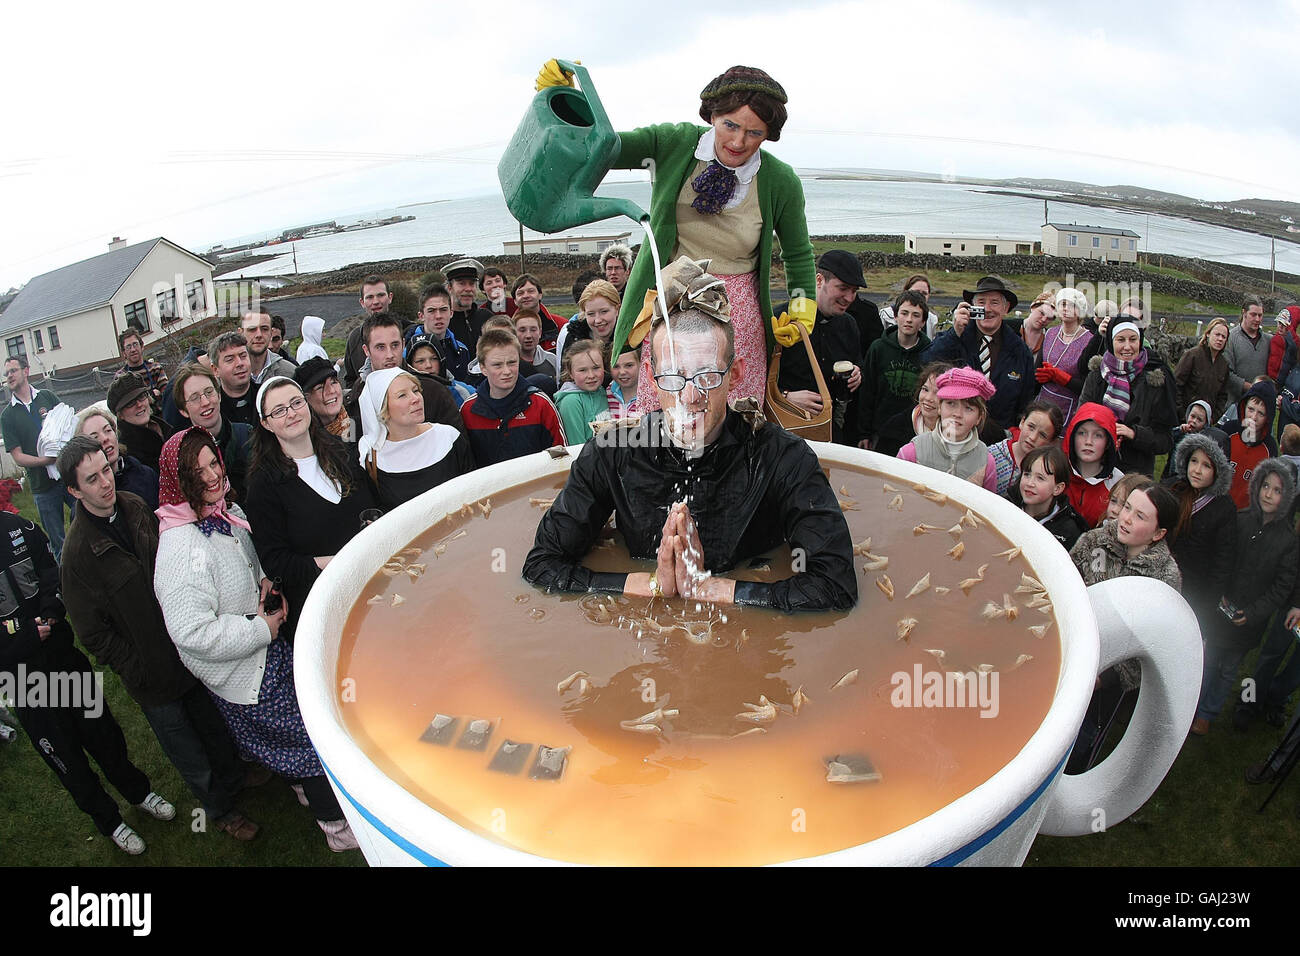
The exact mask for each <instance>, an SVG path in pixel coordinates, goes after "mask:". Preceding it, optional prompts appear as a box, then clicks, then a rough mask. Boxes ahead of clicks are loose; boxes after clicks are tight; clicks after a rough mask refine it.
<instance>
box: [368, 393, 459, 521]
mask: <svg viewBox="0 0 1300 956" xmlns="http://www.w3.org/2000/svg"><path fill="white" fill-rule="evenodd" d="M360 405H361V429H362V434H361V441H360V442H359V443H358V448H359V451H360V456H361V464H362V466H363V467H364V468H365V469H366V471H367V472H369V474H370V478H371V480H372V481H374V483H375V487H376V488H377V489H378V492H379V504H380V506H381V507H382V508H383V509H384V510H385V511H387V510H390V509H392V508H396V507H397V506H398V505H400V504H401V503H402V502H404V501H410V500H411V499H412V498H414V497H416V496H417V495H420V494H423V493H424V492H426V491H428V490H429V489H430V488H434V487H436V486H438V485H440V484H442V483H443V482H444V481H447V480H448V479H451V478H455V477H456V476H457V475H461V474H464V473H465V472H467V471H470V470H472V469H473V468H474V455H473V453H472V452H471V451H470V447H469V439H467V438H466V437H465V436H464V435H463V434H462V433H461V432H460V431H458V430H457V429H455V428H453V427H452V426H450V425H444V424H442V423H441V422H426V421H425V420H424V396H423V394H421V391H420V382H419V379H417V378H416V377H415V376H414V375H412V374H411V373H410V372H407V371H404V370H402V369H400V368H389V369H384V370H382V371H379V372H371V373H370V374H369V375H368V376H367V377H366V385H365V388H363V389H362V391H361V402H360Z"/></svg>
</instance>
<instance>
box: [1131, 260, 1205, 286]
mask: <svg viewBox="0 0 1300 956" xmlns="http://www.w3.org/2000/svg"><path fill="white" fill-rule="evenodd" d="M1138 268H1139V269H1141V270H1142V271H1143V272H1154V273H1156V274H1157V275H1162V276H1173V277H1174V278H1175V279H1187V280H1188V281H1190V282H1200V281H1201V280H1200V279H1198V278H1196V276H1194V275H1192V274H1191V273H1189V272H1183V271H1182V270H1180V269H1170V268H1166V267H1165V266H1153V265H1151V264H1150V263H1149V262H1139V263H1138Z"/></svg>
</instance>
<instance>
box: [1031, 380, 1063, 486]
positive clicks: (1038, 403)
mask: <svg viewBox="0 0 1300 956" xmlns="http://www.w3.org/2000/svg"><path fill="white" fill-rule="evenodd" d="M1034 412H1042V413H1043V414H1044V415H1046V416H1047V417H1048V418H1049V419H1051V421H1052V438H1053V439H1057V438H1060V437H1061V432H1062V431H1064V430H1065V415H1063V414H1062V413H1061V407H1060V406H1059V405H1053V404H1052V403H1051V402H1045V401H1043V400H1042V399H1041V398H1036V399H1034V400H1033V401H1032V402H1030V403H1029V404H1028V405H1026V406H1025V410H1024V413H1023V414H1021V416H1020V420H1021V421H1022V422H1023V421H1024V420H1025V419H1026V418H1028V417H1029V416H1030V415H1032V414H1033V413H1034ZM1052 474H1056V472H1052Z"/></svg>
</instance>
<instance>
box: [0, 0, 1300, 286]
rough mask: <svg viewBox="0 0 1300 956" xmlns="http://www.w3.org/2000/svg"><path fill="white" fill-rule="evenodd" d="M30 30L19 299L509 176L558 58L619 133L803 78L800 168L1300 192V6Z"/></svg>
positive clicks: (27, 12)
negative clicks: (753, 72)
mask: <svg viewBox="0 0 1300 956" xmlns="http://www.w3.org/2000/svg"><path fill="white" fill-rule="evenodd" d="M79 6H80V5H79ZM6 19H7V21H8V23H7V26H8V27H9V30H8V31H7V33H8V35H9V36H10V38H11V42H10V44H9V46H8V50H7V52H6V56H5V58H4V61H3V62H0V80H3V84H4V89H5V97H4V103H5V121H6V123H5V126H6V136H5V140H4V143H3V145H0V214H2V215H3V226H0V290H2V289H5V288H8V287H9V286H11V285H18V284H21V283H23V282H25V281H26V280H27V279H28V278H30V277H31V276H33V275H36V274H39V273H41V272H44V271H47V270H49V269H52V268H57V267H58V266H61V265H64V264H67V263H68V262H72V261H75V260H76V259H80V258H83V257H85V256H89V255H94V254H97V253H98V252H101V251H103V250H104V249H105V248H106V246H105V243H106V242H107V240H108V239H109V238H110V237H111V236H112V235H114V234H118V235H123V236H126V237H127V238H128V239H131V240H132V241H137V240H141V239H145V238H149V237H150V236H154V235H158V234H162V235H166V236H168V237H169V238H171V239H173V240H175V241H177V242H180V243H181V244H183V245H187V246H189V247H191V248H194V249H196V250H199V251H201V250H202V249H205V248H207V246H208V245H209V244H210V243H212V242H216V241H221V240H227V239H230V238H234V237H237V236H242V235H248V234H254V233H259V232H261V233H270V232H279V230H280V229H283V228H286V227H287V226H290V225H294V224H297V223H301V222H310V221H314V220H318V219H329V218H335V217H340V216H344V215H346V214H347V213H349V212H360V211H364V210H367V209H374V208H380V207H384V206H391V205H397V204H400V203H408V202H420V201H427V200H431V199H439V198H447V197H454V196H464V195H472V194H476V193H484V192H489V191H492V190H494V189H496V188H497V186H496V162H497V159H498V158H499V156H500V154H501V151H502V149H503V148H504V146H505V144H506V142H507V141H508V140H509V138H510V135H511V133H512V132H513V130H514V127H515V125H516V124H517V122H518V121H519V118H520V117H521V116H522V115H523V112H524V110H525V108H526V106H527V104H528V101H529V99H530V97H531V96H532V81H533V77H534V76H535V75H536V72H537V68H538V67H539V66H540V64H541V63H542V62H543V61H544V60H545V59H547V58H548V57H550V56H557V55H558V56H565V57H577V58H579V59H581V60H582V61H583V62H584V63H585V64H586V65H587V66H588V67H589V68H590V69H591V71H592V76H593V79H594V81H595V84H596V86H597V89H598V91H599V94H600V96H601V97H602V99H603V100H604V101H605V104H606V106H607V108H608V110H609V112H610V114H611V117H612V119H613V121H614V123H615V125H616V126H617V127H620V128H628V127H631V126H635V125H641V124H646V123H653V122H664V121H682V120H690V119H694V118H695V111H696V109H697V108H698V98H697V96H698V93H699V90H700V88H701V87H702V86H703V85H704V84H705V83H706V82H707V81H708V80H709V79H710V78H711V77H712V76H714V75H716V74H717V73H719V72H721V71H722V70H724V69H726V68H727V67H728V66H731V65H733V64H735V63H748V64H752V65H756V66H761V67H763V68H764V69H767V70H768V71H769V72H771V73H772V74H773V75H774V76H776V77H777V79H779V80H780V81H781V82H782V84H784V85H785V87H786V89H787V91H788V92H789V95H790V117H791V118H790V122H789V124H788V125H787V127H786V130H785V133H784V135H783V136H782V138H781V141H780V142H778V143H776V144H773V145H772V147H771V149H772V152H774V153H775V154H776V155H778V156H780V157H781V158H782V159H784V160H786V161H787V162H790V163H792V164H794V165H796V166H804V167H884V168H893V169H916V170H927V171H935V172H952V173H955V174H958V175H974V176H996V177H1004V176H1007V177H1009V176H1035V177H1052V178H1061V179H1078V180H1085V181H1090V182H1096V183H1101V184H1110V183H1132V184H1138V185H1144V186H1150V187H1153V188H1157V189H1166V190H1170V191H1173V192H1182V193H1186V194H1189V195H1195V196H1198V197H1202V198H1207V199H1218V200H1222V199H1236V198H1243V197H1248V196H1261V197H1266V198H1277V199H1290V200H1300V186H1298V185H1297V181H1296V171H1297V169H1298V168H1300V163H1297V161H1296V157H1297V156H1300V149H1298V147H1300V134H1298V133H1297V131H1296V123H1295V119H1296V115H1297V110H1296V106H1295V103H1294V91H1295V90H1296V89H1300V67H1298V66H1297V59H1296V57H1295V56H1294V50H1293V49H1292V47H1293V46H1294V43H1295V38H1296V37H1297V36H1298V35H1300V31H1298V30H1297V27H1298V26H1300V0H1290V2H1277V3H1247V4H1244V5H1239V6H1236V7H1231V6H1229V5H1227V4H1222V3H1215V4H1210V3H1205V4H1144V3H1134V2H1122V3H1121V2H1115V3H1110V2H1101V3H1097V2H1089V3H1087V4H1071V5H1068V6H1066V5H1059V6H1058V5H1056V4H1039V5H1035V6H1033V7H1026V5H1024V4H1022V3H1011V2H998V0H985V2H978V3H955V2H929V3H919V4H910V5H906V6H905V5H902V4H897V3H883V4H876V3H865V2H848V3H816V4H811V5H808V6H805V7H804V8H802V9H799V10H795V9H794V5H792V4H790V3H788V2H775V0H769V2H754V0H746V2H743V3H724V2H718V0H715V2H712V3H709V4H701V3H698V2H690V3H681V2H666V3H665V2H659V3H656V4H652V5H642V6H638V5H636V4H631V3H615V4H611V3H608V2H605V3H562V4H549V5H540V4H535V3H522V2H516V0H505V2H492V3H483V4H463V3H458V4H443V3H438V4H429V3H427V2H418V0H411V2H395V0H374V2H370V3H366V4H356V3H353V2H347V3H341V2H321V3H313V4H305V3H302V4H299V3H275V4H269V3H264V2H247V0H235V2H231V3H226V4H223V5H221V6H219V7H211V6H205V7H192V6H189V5H179V4H174V3H161V2H158V3H154V2H141V0H134V2H131V0H127V2H122V3H117V4H112V5H96V6H89V7H87V8H86V9H84V10H83V9H78V10H77V11H76V12H75V13H72V12H69V10H68V9H67V8H66V7H63V6H59V5H49V4H22V5H20V6H18V7H16V8H15V9H12V10H10V11H8V12H7V15H6ZM23 38H26V40H27V42H24V41H23ZM36 41H39V42H36ZM616 175H618V176H620V177H625V176H626V175H627V174H621V173H620V174H616Z"/></svg>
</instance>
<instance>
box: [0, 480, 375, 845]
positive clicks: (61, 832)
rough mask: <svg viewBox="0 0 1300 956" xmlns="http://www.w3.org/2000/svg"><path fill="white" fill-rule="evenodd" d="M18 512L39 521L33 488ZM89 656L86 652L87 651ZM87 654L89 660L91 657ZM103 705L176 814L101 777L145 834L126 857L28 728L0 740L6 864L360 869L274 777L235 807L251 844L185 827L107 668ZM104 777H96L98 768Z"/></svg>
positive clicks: (179, 786)
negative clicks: (167, 815) (144, 807)
mask: <svg viewBox="0 0 1300 956" xmlns="http://www.w3.org/2000/svg"><path fill="white" fill-rule="evenodd" d="M14 504H15V505H16V506H17V507H18V509H19V510H20V511H21V512H22V514H23V515H24V516H25V517H27V518H30V519H31V520H33V521H35V520H37V514H36V508H35V506H34V504H33V502H32V497H31V495H30V494H29V493H28V492H26V491H23V492H21V493H20V494H18V495H15V496H14ZM87 656H88V657H90V655H87ZM91 660H94V658H93V657H91ZM103 673H104V692H105V697H106V699H107V701H108V706H109V709H110V710H112V712H113V716H114V717H115V718H116V719H117V722H118V724H120V725H121V727H122V732H123V733H124V734H125V735H126V743H127V750H128V752H129V753H130V755H131V760H132V761H133V762H134V763H135V764H136V766H138V767H139V768H140V769H141V770H143V771H144V772H145V773H146V774H148V776H149V782H150V783H151V785H152V786H153V788H154V789H155V790H157V791H158V792H159V793H161V794H162V795H163V796H164V797H166V798H167V799H168V800H170V801H171V802H172V803H174V804H175V805H176V819H175V820H170V821H168V822H166V823H163V822H161V821H158V820H154V819H153V818H152V817H149V816H148V815H146V814H144V813H142V812H141V811H139V810H137V809H135V808H134V807H130V806H128V805H127V804H126V802H125V801H124V800H123V799H122V797H121V795H120V794H118V793H117V791H116V790H114V789H112V787H111V786H110V785H108V783H107V782H106V781H105V782H104V785H105V789H106V790H107V791H108V793H109V795H110V796H112V797H113V798H114V799H115V800H117V802H118V806H119V807H121V808H122V811H123V812H122V818H123V819H124V820H125V821H126V822H127V823H128V824H129V825H131V826H132V827H134V828H135V829H136V831H137V832H138V833H139V834H140V835H141V836H142V837H143V838H144V841H145V843H146V844H148V849H147V850H146V851H145V853H144V854H143V855H141V856H137V857H132V856H127V855H126V854H125V853H123V852H122V851H121V850H119V849H118V848H117V847H115V846H114V845H113V843H112V841H111V840H109V839H107V838H106V837H102V836H100V834H99V831H98V830H96V829H95V826H94V824H93V823H91V820H90V817H88V816H86V815H85V814H84V813H82V812H81V811H80V810H78V809H77V807H76V805H75V804H74V803H73V802H72V797H71V796H69V795H68V792H67V791H66V790H64V789H63V787H62V786H61V785H60V784H59V782H58V781H57V780H56V779H55V776H54V773H53V772H52V771H51V770H50V769H49V768H48V767H47V766H46V765H45V763H44V761H42V760H41V759H40V758H39V757H38V756H37V755H36V752H35V750H34V749H33V747H32V744H31V741H30V740H29V739H28V737H27V734H26V733H20V735H19V738H18V739H17V740H16V741H14V742H13V743H11V744H8V745H3V744H0V847H3V853H2V854H0V860H2V861H3V863H4V864H6V865H9V866H38V865H39V866H364V865H365V860H364V858H363V857H362V855H361V854H360V853H357V852H348V853H333V852H331V851H330V849H329V848H328V847H327V846H326V845H325V836H324V834H322V833H321V832H320V829H319V828H318V827H317V826H316V823H315V821H314V820H313V818H312V815H311V812H310V811H308V810H307V809H305V808H303V807H301V806H299V804H298V799H297V797H296V796H294V793H293V791H292V790H290V789H289V785H288V784H287V783H285V782H284V781H283V780H281V779H280V778H278V777H273V778H272V779H271V781H270V782H269V783H267V784H265V785H263V786H261V787H259V788H257V789H256V790H250V791H246V792H245V793H244V794H242V795H241V796H240V798H239V801H238V806H239V807H240V808H241V809H242V810H243V811H244V812H245V813H246V814H247V816H248V817H249V818H250V819H252V820H255V821H257V823H258V824H260V825H261V826H262V832H261V833H259V834H258V836H257V838H256V839H255V840H253V841H252V842H251V843H240V842H238V841H237V840H235V839H233V838H231V837H229V836H227V835H226V834H224V833H221V832H219V831H217V830H215V829H212V828H209V829H208V832H206V833H195V832H193V830H192V829H191V822H192V820H193V814H194V812H195V811H196V810H197V809H198V802H197V801H196V800H195V799H194V797H193V795H192V794H191V793H190V791H189V788H188V787H186V786H185V783H184V781H182V780H181V778H180V775H179V774H178V773H177V772H176V769H175V768H174V767H173V766H172V765H171V763H170V762H169V761H168V760H167V758H166V756H165V755H164V754H163V752H162V748H161V747H160V746H159V745H158V740H157V738H156V737H155V736H154V734H153V730H152V729H151V728H150V727H149V724H148V723H147V722H146V721H145V719H144V714H142V713H141V712H140V708H139V706H138V705H137V704H136V703H135V701H134V700H132V699H131V697H130V696H129V695H128V694H127V692H126V690H125V688H123V686H122V682H121V681H120V680H119V679H118V677H117V675H116V674H114V673H113V672H112V671H107V670H106V671H104V672H103ZM101 779H102V775H101Z"/></svg>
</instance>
